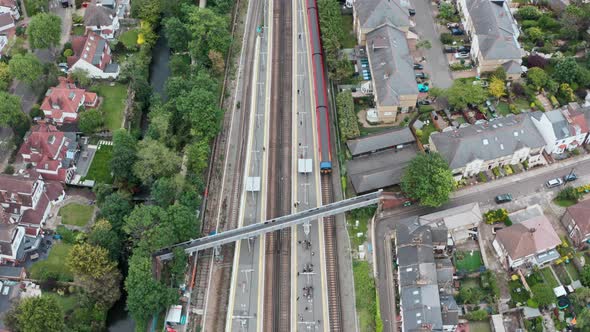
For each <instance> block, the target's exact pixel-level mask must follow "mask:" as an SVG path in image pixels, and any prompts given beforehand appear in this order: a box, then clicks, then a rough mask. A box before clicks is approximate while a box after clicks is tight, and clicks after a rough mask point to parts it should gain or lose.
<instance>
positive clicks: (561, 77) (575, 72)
mask: <svg viewBox="0 0 590 332" xmlns="http://www.w3.org/2000/svg"><path fill="white" fill-rule="evenodd" d="M553 77H554V78H555V79H556V80H557V81H558V82H559V83H569V84H571V83H573V82H576V81H577V80H578V77H579V65H578V63H577V62H576V60H575V59H574V58H573V57H567V58H563V59H560V60H559V61H558V62H557V64H556V65H555V71H554V72H553Z"/></svg>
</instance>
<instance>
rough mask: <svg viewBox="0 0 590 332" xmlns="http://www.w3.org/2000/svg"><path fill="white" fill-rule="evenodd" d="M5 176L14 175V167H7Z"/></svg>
mask: <svg viewBox="0 0 590 332" xmlns="http://www.w3.org/2000/svg"><path fill="white" fill-rule="evenodd" d="M4 174H8V175H12V174H14V166H12V165H6V167H4Z"/></svg>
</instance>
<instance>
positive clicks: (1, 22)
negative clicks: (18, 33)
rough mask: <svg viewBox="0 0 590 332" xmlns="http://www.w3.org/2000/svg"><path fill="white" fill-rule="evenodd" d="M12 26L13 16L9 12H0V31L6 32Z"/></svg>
mask: <svg viewBox="0 0 590 332" xmlns="http://www.w3.org/2000/svg"><path fill="white" fill-rule="evenodd" d="M14 27H15V25H14V18H13V17H12V15H11V14H10V13H2V14H0V32H4V33H8V32H9V30H10V29H13V28H14Z"/></svg>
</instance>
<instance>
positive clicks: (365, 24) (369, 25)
mask: <svg viewBox="0 0 590 332" xmlns="http://www.w3.org/2000/svg"><path fill="white" fill-rule="evenodd" d="M409 7H410V4H409V1H408V0H356V1H355V2H354V4H353V12H352V13H353V24H354V31H355V33H356V36H357V40H358V43H359V45H365V42H366V36H367V34H368V33H369V32H371V31H373V30H375V29H377V28H379V27H380V26H382V25H383V24H390V25H392V26H394V27H397V28H398V29H400V30H401V31H404V32H407V31H408V29H409V27H410V24H411V22H410V14H409V12H408V9H409Z"/></svg>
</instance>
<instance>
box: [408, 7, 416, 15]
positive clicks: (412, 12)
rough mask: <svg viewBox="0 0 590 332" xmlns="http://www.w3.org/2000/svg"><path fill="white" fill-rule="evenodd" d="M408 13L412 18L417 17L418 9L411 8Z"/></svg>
mask: <svg viewBox="0 0 590 332" xmlns="http://www.w3.org/2000/svg"><path fill="white" fill-rule="evenodd" d="M408 13H409V14H410V16H414V15H416V9H414V8H410V9H408Z"/></svg>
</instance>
